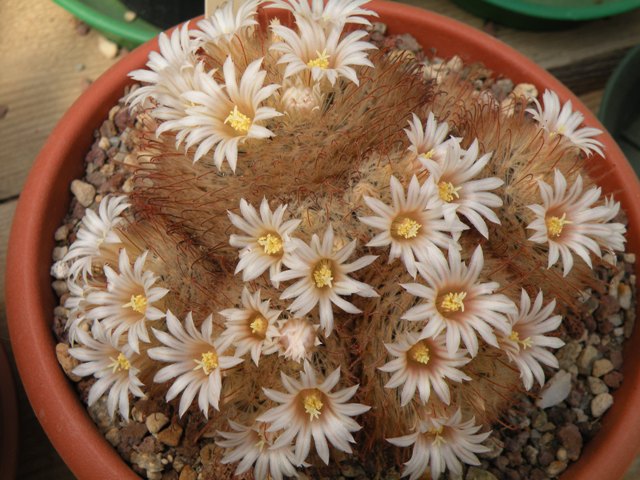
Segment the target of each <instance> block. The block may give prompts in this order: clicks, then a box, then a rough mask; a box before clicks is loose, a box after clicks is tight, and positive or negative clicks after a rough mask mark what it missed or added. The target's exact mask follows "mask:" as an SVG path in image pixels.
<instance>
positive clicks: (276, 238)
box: [258, 233, 282, 255]
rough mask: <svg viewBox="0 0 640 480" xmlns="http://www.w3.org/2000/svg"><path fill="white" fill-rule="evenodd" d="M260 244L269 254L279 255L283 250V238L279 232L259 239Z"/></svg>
mask: <svg viewBox="0 0 640 480" xmlns="http://www.w3.org/2000/svg"><path fill="white" fill-rule="evenodd" d="M258 245H260V246H261V247H262V248H263V249H264V253H266V254H267V255H278V254H279V253H280V252H282V238H280V235H278V234H277V233H274V234H271V233H267V234H266V235H264V236H262V237H260V238H259V239H258Z"/></svg>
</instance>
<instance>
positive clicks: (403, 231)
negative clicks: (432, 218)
mask: <svg viewBox="0 0 640 480" xmlns="http://www.w3.org/2000/svg"><path fill="white" fill-rule="evenodd" d="M421 228H422V225H420V224H419V223H418V222H416V221H415V220H411V219H410V218H403V219H402V221H401V222H400V223H398V225H397V226H396V234H397V235H398V236H399V237H402V238H406V239H409V238H415V237H417V236H418V232H419V231H420V229H421Z"/></svg>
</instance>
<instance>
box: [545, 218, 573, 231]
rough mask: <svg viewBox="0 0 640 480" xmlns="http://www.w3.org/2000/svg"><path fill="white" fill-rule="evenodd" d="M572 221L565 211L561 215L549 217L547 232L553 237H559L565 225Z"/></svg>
mask: <svg viewBox="0 0 640 480" xmlns="http://www.w3.org/2000/svg"><path fill="white" fill-rule="evenodd" d="M570 223H572V222H570V221H569V220H567V214H566V213H563V214H562V216H561V217H549V218H547V222H546V224H547V232H548V234H549V236H551V237H559V236H560V234H561V233H562V229H563V228H564V226H565V225H568V224H570Z"/></svg>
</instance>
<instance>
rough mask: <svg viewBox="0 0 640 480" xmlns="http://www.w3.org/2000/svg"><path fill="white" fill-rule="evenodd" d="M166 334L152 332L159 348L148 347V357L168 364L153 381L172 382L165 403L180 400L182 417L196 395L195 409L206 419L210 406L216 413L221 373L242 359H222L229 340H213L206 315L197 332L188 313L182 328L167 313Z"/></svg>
mask: <svg viewBox="0 0 640 480" xmlns="http://www.w3.org/2000/svg"><path fill="white" fill-rule="evenodd" d="M167 328H168V329H169V332H168V333H167V332H163V331H160V330H156V329H155V328H154V329H153V333H154V334H155V336H156V338H157V339H158V340H160V342H161V343H162V344H163V346H162V347H155V348H150V349H149V350H148V351H147V353H148V355H149V357H150V358H152V359H154V360H157V361H159V362H167V363H170V364H171V365H168V366H166V367H163V368H161V369H160V370H159V371H158V373H156V375H155V377H154V378H153V381H154V382H156V383H164V382H167V381H169V380H171V379H174V380H173V382H172V384H171V387H170V388H169V390H168V391H167V396H166V400H167V402H170V401H171V400H173V399H174V398H176V397H177V396H178V394H180V393H182V396H181V397H180V406H179V409H178V413H179V415H180V416H181V417H182V416H183V415H184V414H185V412H186V411H187V409H188V408H189V406H190V405H191V404H192V403H193V400H194V399H195V397H196V395H197V396H198V407H200V410H201V411H202V413H203V415H204V416H205V418H209V407H213V408H215V409H216V410H219V403H220V394H221V392H222V372H223V371H224V370H227V369H229V368H233V367H235V366H236V365H238V364H239V363H242V361H243V360H242V358H238V357H236V356H235V355H234V356H225V355H224V352H225V351H226V350H227V349H228V348H229V346H230V345H231V341H232V339H231V338H230V337H227V338H218V339H214V337H213V318H212V316H211V315H209V316H208V317H207V318H206V319H205V320H204V322H202V326H201V328H200V330H198V329H197V328H196V326H195V324H194V323H193V317H192V315H191V313H188V314H187V316H186V318H185V320H184V326H183V325H182V324H181V322H180V320H178V319H177V318H176V316H175V315H173V314H172V313H171V312H170V311H167Z"/></svg>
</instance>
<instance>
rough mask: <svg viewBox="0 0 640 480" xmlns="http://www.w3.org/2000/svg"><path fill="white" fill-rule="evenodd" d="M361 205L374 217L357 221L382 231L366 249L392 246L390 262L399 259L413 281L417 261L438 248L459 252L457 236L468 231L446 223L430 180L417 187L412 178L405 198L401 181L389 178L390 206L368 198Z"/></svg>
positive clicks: (434, 187)
mask: <svg viewBox="0 0 640 480" xmlns="http://www.w3.org/2000/svg"><path fill="white" fill-rule="evenodd" d="M364 201H365V203H366V204H367V206H368V207H369V208H370V209H371V210H373V212H374V213H375V214H376V216H372V217H360V221H361V222H362V223H364V224H365V225H368V226H370V227H372V228H374V229H376V230H382V232H381V233H379V234H377V235H376V236H375V237H373V239H371V241H369V243H367V246H368V247H385V246H387V245H391V250H390V252H389V262H390V263H391V262H392V261H393V260H395V259H396V258H401V259H402V261H403V263H404V266H405V267H406V269H407V271H408V272H409V274H410V275H411V276H412V277H414V278H415V276H416V274H417V272H418V269H417V266H416V265H417V262H418V261H426V260H428V259H429V258H430V257H431V254H432V253H433V252H434V251H438V252H439V251H440V250H439V249H440V248H442V249H449V248H450V247H451V248H458V246H457V240H458V238H459V236H460V232H462V231H463V230H464V229H465V228H467V227H465V226H464V225H463V224H462V223H461V222H460V221H458V220H457V219H455V218H453V219H450V220H449V221H447V220H445V217H444V209H443V203H442V201H441V200H440V199H439V198H438V193H437V188H436V185H435V183H434V182H433V180H431V179H428V180H427V181H426V182H425V183H424V184H422V185H420V182H419V181H418V178H417V177H416V176H415V175H414V176H413V177H412V178H411V182H410V183H409V188H408V189H407V193H406V195H405V191H404V188H403V186H402V184H401V183H400V181H399V180H398V179H397V178H396V177H391V201H392V204H391V205H386V204H385V203H383V202H381V201H380V200H378V199H375V198H372V197H369V196H365V197H364Z"/></svg>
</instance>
